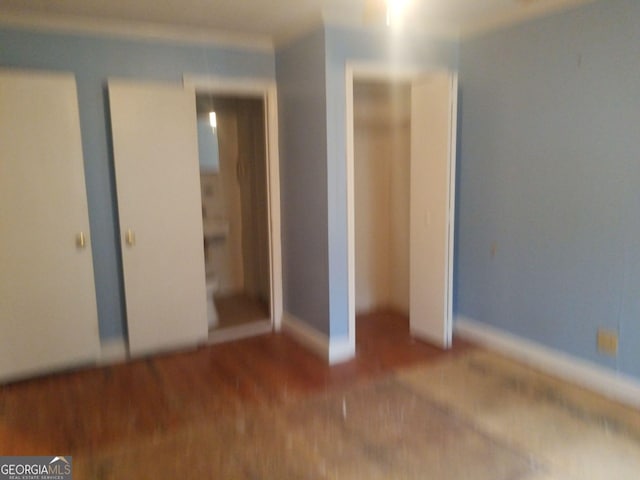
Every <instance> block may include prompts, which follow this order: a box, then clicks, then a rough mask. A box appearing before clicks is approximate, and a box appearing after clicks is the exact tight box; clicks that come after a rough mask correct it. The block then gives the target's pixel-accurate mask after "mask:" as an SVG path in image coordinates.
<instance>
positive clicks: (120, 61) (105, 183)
mask: <svg viewBox="0 0 640 480" xmlns="http://www.w3.org/2000/svg"><path fill="white" fill-rule="evenodd" d="M0 65H1V66H5V67H21V68H32V69H47V70H61V71H68V72H73V73H75V75H76V81H77V84H78V100H79V107H80V122H81V126H82V144H83V149H84V159H85V175H86V182H87V196H88V203H89V220H90V223H91V245H92V249H93V263H94V271H95V279H96V295H97V301H98V317H99V321H100V336H101V338H102V339H103V340H104V339H109V338H117V337H121V336H122V335H123V332H124V330H125V317H124V314H125V313H124V303H123V301H124V299H123V284H122V271H121V268H120V258H119V248H120V242H119V239H118V238H117V211H116V207H115V184H114V176H113V159H112V153H111V140H110V137H109V126H108V113H107V112H108V108H107V99H106V93H105V86H106V80H107V78H108V77H128V78H139V79H144V80H159V81H169V82H173V83H175V84H176V85H179V84H180V83H181V80H182V75H183V74H184V73H196V74H207V73H213V74H216V75H227V76H238V77H266V78H274V77H275V64H274V57H273V54H272V53H267V52H255V51H250V50H245V49H234V48H230V47H213V46H190V45H186V44H176V43H170V42H162V41H159V42H151V41H142V40H141V41H133V40H123V39H115V38H107V37H91V36H84V35H62V34H53V33H51V34H49V33H36V32H28V31H22V30H19V29H8V28H0Z"/></svg>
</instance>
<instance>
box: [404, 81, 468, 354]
mask: <svg viewBox="0 0 640 480" xmlns="http://www.w3.org/2000/svg"><path fill="white" fill-rule="evenodd" d="M456 95H457V82H456V79H455V77H454V76H452V75H451V74H449V73H437V74H432V75H429V76H428V77H427V78H424V79H421V80H419V81H416V82H414V83H413V84H412V88H411V105H412V107H411V207H410V208H411V213H410V274H409V276H410V285H411V287H410V313H409V318H410V327H411V332H412V333H413V334H414V335H416V336H418V337H422V338H424V339H425V340H428V341H430V342H433V343H435V344H436V345H439V346H441V347H443V348H448V347H449V346H451V337H452V318H451V317H452V311H451V310H452V276H453V210H454V188H455V143H456V138H455V132H456V130H455V119H456Z"/></svg>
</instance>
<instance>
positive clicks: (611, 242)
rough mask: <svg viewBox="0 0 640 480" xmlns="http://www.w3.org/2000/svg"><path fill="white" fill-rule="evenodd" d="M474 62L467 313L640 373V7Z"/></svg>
mask: <svg viewBox="0 0 640 480" xmlns="http://www.w3.org/2000/svg"><path fill="white" fill-rule="evenodd" d="M460 55H461V57H460V62H461V63H460V64H461V79H460V85H461V89H462V97H461V116H460V122H461V132H462V145H461V151H460V159H459V170H458V171H459V175H460V177H459V187H458V195H459V202H458V205H459V215H458V230H457V239H458V245H457V258H456V262H457V265H456V267H457V270H456V271H457V275H456V280H455V289H456V293H457V295H456V311H457V313H458V314H462V315H465V316H468V317H470V318H473V319H475V320H478V321H480V322H484V323H487V324H489V325H492V326H495V327H498V328H501V329H505V330H508V331H510V332H512V333H514V334H517V335H520V336H523V337H525V338H528V339H531V340H533V341H536V342H540V343H542V344H544V345H547V346H550V347H552V348H556V349H559V350H563V351H565V352H567V353H569V354H572V355H576V356H579V357H582V358H584V359H587V360H591V361H594V362H597V363H599V364H601V365H604V366H607V367H610V368H613V369H617V370H619V371H621V372H624V373H627V374H630V375H634V376H636V377H639V378H640V157H639V153H640V130H639V129H638V125H640V95H639V92H640V2H638V1H637V0H606V1H601V2H597V3H595V4H591V5H589V6H584V7H582V8H579V9H577V10H573V11H569V12H566V13H564V14H561V15H557V16H553V17H548V18H545V19H541V20H536V21H533V22H529V23H526V24H524V25H521V26H518V27H514V28H512V29H509V30H505V31H501V32H498V33H493V34H489V35H486V36H484V37H482V38H477V39H472V40H469V41H466V42H463V43H462V45H461V53H460ZM494 242H495V244H496V246H497V250H496V254H495V257H493V258H492V256H491V253H490V252H491V245H492V244H493V243H494ZM599 326H603V327H607V328H610V329H612V330H617V331H619V333H620V353H619V356H618V358H617V359H611V358H609V357H604V356H602V355H600V354H598V353H597V351H596V330H597V328H598V327H599Z"/></svg>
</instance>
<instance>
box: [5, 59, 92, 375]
mask: <svg viewBox="0 0 640 480" xmlns="http://www.w3.org/2000/svg"><path fill="white" fill-rule="evenodd" d="M99 347H100V340H99V334H98V317H97V309H96V296H95V288H94V277H93V264H92V258H91V244H90V239H89V216H88V212H87V197H86V189H85V181H84V165H83V158H82V144H81V138H80V120H79V115H78V99H77V94H76V83H75V79H74V77H73V75H70V74H58V73H51V74H49V73H40V72H38V73H37V72H27V71H12V70H1V69H0V381H5V380H10V379H15V378H20V377H25V376H28V375H33V374H36V373H41V372H46V371H51V370H55V369H59V368H65V367H70V366H74V365H77V364H80V363H83V362H87V361H92V360H95V359H96V358H97V356H98V353H99Z"/></svg>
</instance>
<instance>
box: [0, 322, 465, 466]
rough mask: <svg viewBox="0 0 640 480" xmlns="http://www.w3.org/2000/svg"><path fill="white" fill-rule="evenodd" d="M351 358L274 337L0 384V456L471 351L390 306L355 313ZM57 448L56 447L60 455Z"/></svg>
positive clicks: (146, 430) (158, 428)
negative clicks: (416, 331) (432, 338)
mask: <svg viewBox="0 0 640 480" xmlns="http://www.w3.org/2000/svg"><path fill="white" fill-rule="evenodd" d="M356 348H357V357H356V358H355V359H354V360H352V361H349V362H346V363H343V364H340V365H336V366H333V367H330V366H328V365H327V364H326V362H325V360H323V359H321V358H319V357H317V356H315V355H314V354H312V353H310V352H309V351H308V350H307V349H306V348H304V347H302V346H301V345H299V344H298V343H296V342H295V341H294V340H292V339H290V338H289V337H287V336H285V335H282V334H271V335H265V336H260V337H254V338H250V339H246V340H240V341H236V342H231V343H227V344H218V345H213V346H207V347H203V348H200V349H197V350H194V351H187V352H179V353H173V354H166V355H159V356H156V357H151V358H146V359H139V360H135V361H131V362H128V363H123V364H118V365H111V366H105V367H101V368H92V369H85V370H80V371H75V372H67V373H61V374H56V375H51V376H47V377H43V378H37V379H32V380H27V381H22V382H17V383H13V384H9V385H4V386H0V454H2V455H50V454H51V455H52V454H72V455H73V454H79V453H81V452H85V453H88V452H91V451H94V450H97V449H100V448H105V447H108V446H113V445H118V444H119V442H123V441H132V440H134V441H135V439H136V438H140V437H141V436H144V435H149V434H153V433H154V432H163V431H167V430H171V429H177V428H180V427H181V426H183V425H184V424H186V423H188V422H197V421H198V420H199V419H202V418H206V417H207V416H210V415H216V414H224V413H225V412H233V411H234V410H237V409H241V408H243V405H247V404H256V403H257V404H267V403H273V402H283V401H291V400H293V399H295V398H297V397H298V396H300V395H310V394H314V393H320V392H322V391H324V390H326V389H331V388H340V387H345V386H349V385H351V384H353V383H355V382H359V381H364V380H367V379H371V378H375V377H377V376H381V375H386V374H389V373H391V372H393V371H394V370H396V369H399V368H403V367H410V366H413V365H418V364H424V363H427V362H434V361H438V360H439V359H443V358H446V357H449V356H451V355H457V354H459V353H461V352H465V351H468V350H469V349H471V348H474V347H473V345H471V344H469V343H466V342H462V341H459V340H456V341H454V345H453V348H452V349H451V350H449V351H446V352H445V351H442V350H439V349H437V348H435V347H432V346H430V345H428V344H426V343H423V342H420V341H417V340H414V339H412V338H411V336H410V335H409V328H408V320H407V318H406V317H404V316H402V315H398V314H395V313H392V312H382V313H372V314H367V315H361V316H359V317H358V320H357V338H356ZM60 452H62V453H60Z"/></svg>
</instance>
